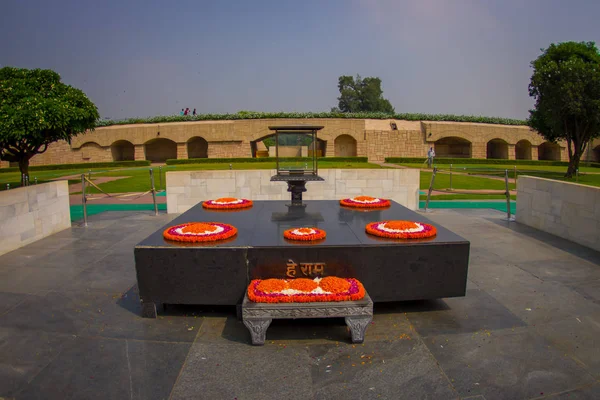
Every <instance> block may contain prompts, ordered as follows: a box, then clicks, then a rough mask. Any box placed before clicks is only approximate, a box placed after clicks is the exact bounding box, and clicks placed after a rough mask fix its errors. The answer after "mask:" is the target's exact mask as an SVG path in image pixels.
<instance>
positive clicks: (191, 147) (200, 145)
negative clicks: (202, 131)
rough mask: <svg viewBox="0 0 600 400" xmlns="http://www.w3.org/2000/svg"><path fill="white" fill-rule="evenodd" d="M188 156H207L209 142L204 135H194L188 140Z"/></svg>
mask: <svg viewBox="0 0 600 400" xmlns="http://www.w3.org/2000/svg"><path fill="white" fill-rule="evenodd" d="M187 152H188V158H207V157H208V142H207V141H206V139H204V138H203V137H199V136H194V137H193V138H190V140H188V142H187Z"/></svg>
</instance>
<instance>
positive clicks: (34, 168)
mask: <svg viewBox="0 0 600 400" xmlns="http://www.w3.org/2000/svg"><path fill="white" fill-rule="evenodd" d="M149 165H150V161H147V160H140V161H111V162H92V163H78V164H54V165H34V166H32V167H29V170H30V171H53V170H57V169H79V168H112V167H147V166H149ZM17 171H19V168H18V167H10V168H0V173H3V172H17Z"/></svg>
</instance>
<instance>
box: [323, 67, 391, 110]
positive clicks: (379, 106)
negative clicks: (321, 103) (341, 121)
mask: <svg viewBox="0 0 600 400" xmlns="http://www.w3.org/2000/svg"><path fill="white" fill-rule="evenodd" d="M338 89H339V90H340V97H338V107H334V108H332V109H331V111H332V112H361V111H364V112H384V113H390V114H391V113H393V112H394V107H392V104H391V103H390V102H389V100H387V99H384V98H383V90H381V79H379V78H372V77H367V78H364V79H363V78H361V77H360V75H356V79H354V78H353V77H351V76H340V77H339V79H338Z"/></svg>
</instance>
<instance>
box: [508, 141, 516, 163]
mask: <svg viewBox="0 0 600 400" xmlns="http://www.w3.org/2000/svg"><path fill="white" fill-rule="evenodd" d="M508 159H509V160H516V159H517V146H515V145H514V144H509V145H508Z"/></svg>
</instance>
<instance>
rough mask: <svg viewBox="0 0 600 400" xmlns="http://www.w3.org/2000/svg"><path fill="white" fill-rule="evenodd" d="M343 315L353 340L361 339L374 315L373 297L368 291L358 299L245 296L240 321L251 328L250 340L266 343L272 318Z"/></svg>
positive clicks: (260, 343) (254, 342)
mask: <svg viewBox="0 0 600 400" xmlns="http://www.w3.org/2000/svg"><path fill="white" fill-rule="evenodd" d="M341 317H343V318H345V319H346V325H348V328H350V333H351V335H352V343H362V342H363V341H364V340H365V331H366V330H367V326H369V323H370V322H371V320H372V319H373V301H371V298H370V297H369V295H368V294H365V297H364V298H363V299H362V300H358V301H340V302H314V303H253V302H251V301H250V300H249V299H248V295H246V296H245V297H244V302H243V303H242V321H243V322H244V325H246V328H248V330H249V331H250V336H251V337H252V344H253V345H257V346H262V345H263V344H265V338H266V335H267V328H269V325H270V324H271V321H272V320H274V319H296V318H341Z"/></svg>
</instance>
